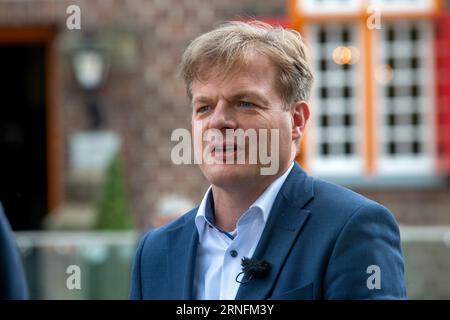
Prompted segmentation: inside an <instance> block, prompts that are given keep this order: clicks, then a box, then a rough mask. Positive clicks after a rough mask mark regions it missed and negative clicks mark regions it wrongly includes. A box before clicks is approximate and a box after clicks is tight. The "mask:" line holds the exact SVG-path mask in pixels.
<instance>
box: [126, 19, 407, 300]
mask: <svg viewBox="0 0 450 320" xmlns="http://www.w3.org/2000/svg"><path fill="white" fill-rule="evenodd" d="M181 67H182V72H183V76H184V80H185V82H186V86H187V91H188V95H189V98H190V99H191V101H192V108H193V109H192V131H193V133H194V136H195V135H196V133H197V136H201V137H203V139H202V140H201V143H202V147H203V149H202V150H203V151H202V153H201V159H202V160H203V161H201V163H200V169H201V171H202V172H203V174H204V176H205V177H206V179H207V180H208V181H209V182H210V183H211V187H210V188H209V190H208V191H207V192H206V194H205V196H204V198H203V200H202V202H201V203H200V206H199V207H197V208H195V209H193V210H191V211H189V212H187V213H186V214H185V215H184V216H182V217H181V218H179V219H177V220H176V221H174V222H172V223H170V224H169V225H167V226H164V227H163V228H160V229H157V230H155V231H154V232H151V233H148V234H147V235H146V236H145V237H144V238H143V239H142V240H141V243H140V245H139V248H138V250H137V254H136V258H135V262H134V269H133V276H132V289H131V295H130V297H131V298H132V299H401V298H405V297H406V292H405V286H404V275H403V258H402V253H401V248H400V237H399V230H398V226H397V224H396V221H395V219H394V217H393V216H392V214H391V213H390V212H389V211H388V210H387V209H386V208H384V207H382V206H381V205H379V204H377V203H375V202H373V201H371V200H368V199H366V198H364V197H363V196H361V195H358V194H356V193H354V192H352V191H350V190H347V189H344V188H342V187H339V186H336V185H333V184H330V183H327V182H324V181H321V180H318V179H314V178H312V177H310V176H308V175H307V174H306V173H305V172H304V171H303V170H302V169H301V168H300V166H299V165H298V164H297V163H296V162H295V160H294V159H295V156H296V154H297V149H298V148H299V143H298V142H299V140H300V139H301V137H302V136H303V134H304V131H305V126H306V123H307V121H308V119H309V106H308V102H307V101H308V98H309V95H310V91H311V86H312V78H313V77H312V74H311V71H310V69H309V66H308V64H307V60H306V54H305V48H304V44H303V42H302V38H301V36H300V34H299V33H298V32H296V31H293V30H285V29H282V28H273V27H271V26H269V25H266V24H263V23H260V22H251V23H244V22H231V23H227V24H225V25H222V26H220V27H218V28H217V29H215V30H213V31H211V32H209V33H206V34H203V35H201V36H200V37H198V38H197V39H195V40H194V41H193V42H192V43H191V44H190V45H189V47H188V48H187V49H186V51H185V53H184V56H183V60H182V65H181ZM239 129H242V130H244V131H246V130H247V131H248V130H252V129H253V130H256V131H257V132H262V130H264V129H265V130H267V131H269V132H270V133H271V137H272V136H275V133H276V134H277V139H276V140H275V142H276V144H277V148H276V149H275V150H277V152H276V156H277V160H278V164H279V165H278V170H277V171H276V172H275V174H262V170H261V169H262V168H263V167H265V165H266V164H267V163H266V164H264V165H263V164H262V163H261V161H258V162H257V163H251V161H250V157H249V153H250V149H251V148H250V147H251V146H254V145H255V143H254V142H253V143H247V144H246V145H244V146H242V145H241V144H238V143H236V142H235V141H234V140H233V141H230V140H227V139H228V138H225V139H224V140H223V141H222V140H220V139H219V138H217V139H216V140H215V139H205V138H204V136H205V135H204V133H205V132H207V131H210V132H213V133H214V134H217V132H219V133H223V134H224V135H225V132H226V131H230V130H231V131H236V130H239ZM274 130H275V131H274ZM202 134H203V135H202ZM247 138H248V137H247ZM247 140H249V139H247ZM217 141H219V142H217ZM273 141H274V140H272V139H266V140H264V139H263V138H262V136H261V135H260V136H258V140H257V143H256V145H258V146H259V147H261V146H264V144H267V147H268V148H266V150H269V149H270V150H273V149H272V148H271V147H272V144H273ZM261 142H262V144H261ZM249 144H250V146H249ZM230 145H231V146H230ZM269 147H270V148H269ZM242 150H245V151H247V152H246V154H245V160H246V161H245V163H243V164H238V163H236V161H235V162H234V163H232V164H229V163H226V161H225V160H226V159H232V160H235V159H236V157H237V153H238V152H239V151H242ZM271 156H274V154H273V152H272V154H271ZM211 160H212V161H211ZM244 258H245V259H244ZM250 258H251V259H250Z"/></svg>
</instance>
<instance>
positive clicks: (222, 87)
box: [191, 54, 277, 99]
mask: <svg viewBox="0 0 450 320" xmlns="http://www.w3.org/2000/svg"><path fill="white" fill-rule="evenodd" d="M276 74H277V69H276V67H275V65H274V63H273V62H272V61H271V60H270V59H269V58H268V57H266V56H264V55H260V54H253V55H252V56H251V57H248V58H247V59H246V61H241V62H239V63H236V64H234V65H233V66H232V68H230V69H229V70H227V72H224V67H222V66H221V65H220V64H216V65H212V66H211V65H206V64H205V65H203V66H202V67H201V68H200V69H199V72H198V77H197V79H194V81H193V82H192V87H191V89H192V96H193V99H195V97H196V96H198V95H205V94H214V93H217V92H218V91H221V92H222V91H223V92H224V93H225V92H227V91H236V90H238V89H240V90H243V89H245V90H252V91H257V92H259V93H262V94H275V93H276V89H275V83H276V81H275V80H276Z"/></svg>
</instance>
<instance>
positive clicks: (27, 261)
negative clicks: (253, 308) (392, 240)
mask: <svg viewBox="0 0 450 320" xmlns="http://www.w3.org/2000/svg"><path fill="white" fill-rule="evenodd" d="M401 236H402V248H403V254H404V258H405V274H406V282H407V288H408V297H409V298H410V299H450V272H449V270H450V226H449V227H411V226H402V227H401ZM138 237H139V235H138V233H137V232H133V231H130V232H98V231H96V232H46V231H45V232H44V231H43V232H16V240H17V244H18V247H19V250H20V253H21V256H22V259H23V264H24V268H25V273H26V276H27V279H28V284H29V287H30V294H31V298H32V299H127V298H128V294H129V286H130V277H131V267H132V261H133V257H134V254H135V250H136V245H137V241H138ZM69 266H77V267H79V271H80V279H79V280H80V288H79V289H77V288H71V286H70V284H69V285H68V280H69V277H70V276H71V275H72V274H71V273H70V272H69V273H68V267H69ZM69 271H70V270H69Z"/></svg>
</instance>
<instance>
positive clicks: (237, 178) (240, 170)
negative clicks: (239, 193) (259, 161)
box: [201, 164, 260, 187]
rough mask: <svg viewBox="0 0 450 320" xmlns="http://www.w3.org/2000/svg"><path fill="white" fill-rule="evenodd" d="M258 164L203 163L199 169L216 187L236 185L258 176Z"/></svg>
mask: <svg viewBox="0 0 450 320" xmlns="http://www.w3.org/2000/svg"><path fill="white" fill-rule="evenodd" d="M259 169H260V168H259V166H258V165H248V164H246V165H243V164H213V165H203V166H201V170H202V172H203V175H204V176H205V177H206V179H207V180H208V181H209V183H211V184H213V185H215V186H218V187H227V186H230V187H232V186H236V185H241V186H242V184H243V183H248V182H250V181H253V180H255V179H258V178H259V177H260V170H259Z"/></svg>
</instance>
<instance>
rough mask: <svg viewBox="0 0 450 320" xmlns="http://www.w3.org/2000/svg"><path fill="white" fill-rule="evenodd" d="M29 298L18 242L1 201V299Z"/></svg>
mask: <svg viewBox="0 0 450 320" xmlns="http://www.w3.org/2000/svg"><path fill="white" fill-rule="evenodd" d="M27 298H28V288H27V284H26V280H25V275H24V273H23V269H22V264H21V261H20V257H19V253H18V252H17V249H16V242H15V241H14V237H13V234H12V231H11V227H10V226H9V222H8V220H7V219H6V217H5V215H4V213H3V208H2V205H1V203H0V300H5V299H27Z"/></svg>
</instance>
